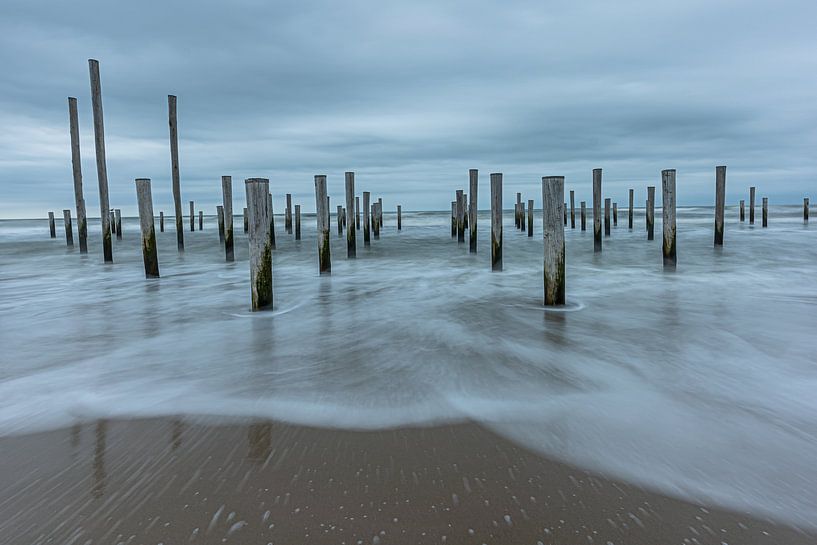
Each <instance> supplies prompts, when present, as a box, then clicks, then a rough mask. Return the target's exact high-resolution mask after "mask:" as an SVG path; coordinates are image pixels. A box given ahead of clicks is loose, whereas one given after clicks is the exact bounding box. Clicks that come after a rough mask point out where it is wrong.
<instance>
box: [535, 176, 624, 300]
mask: <svg viewBox="0 0 817 545" xmlns="http://www.w3.org/2000/svg"><path fill="white" fill-rule="evenodd" d="M564 198H565V178H564V176H546V177H544V178H542V225H543V233H544V242H545V259H544V265H545V267H544V268H545V274H544V279H545V306H555V305H564V304H565V229H564V221H563V217H564ZM608 200H609V199H608Z"/></svg>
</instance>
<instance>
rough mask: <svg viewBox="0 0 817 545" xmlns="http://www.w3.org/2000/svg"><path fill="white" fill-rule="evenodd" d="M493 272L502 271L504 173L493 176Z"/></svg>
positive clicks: (496, 173)
mask: <svg viewBox="0 0 817 545" xmlns="http://www.w3.org/2000/svg"><path fill="white" fill-rule="evenodd" d="M517 195H519V194H518V193H517ZM520 197H521V195H520ZM491 270H492V271H501V270H502V173H500V172H495V173H493V174H491Z"/></svg>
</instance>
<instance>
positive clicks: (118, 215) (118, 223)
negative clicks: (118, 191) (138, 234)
mask: <svg viewBox="0 0 817 545" xmlns="http://www.w3.org/2000/svg"><path fill="white" fill-rule="evenodd" d="M114 215H115V217H116V238H117V239H119V240H122V211H121V210H120V209H118V208H117V209H116V210H114Z"/></svg>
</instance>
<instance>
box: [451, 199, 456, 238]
mask: <svg viewBox="0 0 817 545" xmlns="http://www.w3.org/2000/svg"><path fill="white" fill-rule="evenodd" d="M451 238H457V201H451Z"/></svg>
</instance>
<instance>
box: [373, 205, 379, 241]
mask: <svg viewBox="0 0 817 545" xmlns="http://www.w3.org/2000/svg"><path fill="white" fill-rule="evenodd" d="M377 201H378V202H376V203H374V204H373V205H372V210H373V211H372V217H373V218H374V221H373V222H372V224H373V225H374V238H375V239H377V240H379V239H380V226H381V224H380V218H381V215H380V199H378V200H377Z"/></svg>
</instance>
